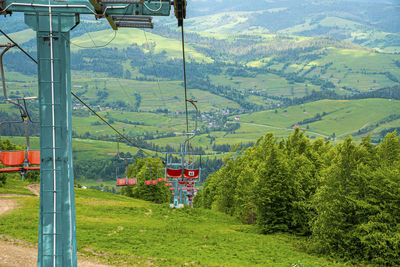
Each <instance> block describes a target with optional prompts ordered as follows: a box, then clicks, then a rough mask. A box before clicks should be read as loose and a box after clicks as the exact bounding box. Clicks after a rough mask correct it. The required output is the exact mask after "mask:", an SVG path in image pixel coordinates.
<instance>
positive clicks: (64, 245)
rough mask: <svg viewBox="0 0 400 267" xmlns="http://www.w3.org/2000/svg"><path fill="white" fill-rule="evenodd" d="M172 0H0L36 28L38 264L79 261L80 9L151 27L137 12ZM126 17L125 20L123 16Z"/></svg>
mask: <svg viewBox="0 0 400 267" xmlns="http://www.w3.org/2000/svg"><path fill="white" fill-rule="evenodd" d="M170 11H171V2H170V1H165V0H162V1H158V0H157V1H150V0H145V1H142V0H103V1H99V0H88V1H87V0H86V1H85V0H35V1H32V0H12V1H11V0H0V14H1V15H7V14H11V13H12V12H23V13H25V22H26V24H27V25H29V27H31V28H32V29H33V30H35V31H36V33H37V50H38V76H39V77H38V81H39V108H40V152H41V153H40V154H41V155H40V162H41V167H40V169H41V170H40V210H39V215H40V217H39V244H38V266H44V267H47V266H54V267H55V266H60V267H64V266H77V246H76V223H75V197H74V175H73V161H72V120H71V113H72V103H71V72H70V34H69V33H70V31H71V29H73V28H74V27H75V26H76V25H78V23H79V15H80V14H93V15H95V17H96V18H106V19H107V20H108V22H109V23H110V25H111V27H112V28H113V29H114V30H116V29H117V28H118V27H129V28H137V27H139V28H152V27H153V25H152V23H150V22H149V20H145V22H143V20H141V19H140V18H138V16H143V15H148V16H168V15H169V14H170ZM121 17H122V19H121Z"/></svg>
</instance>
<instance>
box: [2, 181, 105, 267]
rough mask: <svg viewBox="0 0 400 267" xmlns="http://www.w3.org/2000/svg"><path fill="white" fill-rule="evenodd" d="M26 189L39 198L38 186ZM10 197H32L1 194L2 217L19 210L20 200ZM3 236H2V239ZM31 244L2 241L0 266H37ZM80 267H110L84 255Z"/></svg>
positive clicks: (81, 256) (33, 185)
mask: <svg viewBox="0 0 400 267" xmlns="http://www.w3.org/2000/svg"><path fill="white" fill-rule="evenodd" d="M25 188H27V189H29V190H30V191H31V192H32V193H34V194H35V195H36V196H39V188H40V186H39V185H38V184H32V185H28V186H26V187H25ZM8 197H32V196H28V195H17V194H0V216H3V215H5V214H6V213H8V212H11V211H12V210H14V209H16V208H17V201H18V199H10V198H8ZM2 237H3V236H2V235H0V238H2ZM32 246H34V245H33V244H31V243H28V242H24V241H14V240H11V241H4V240H1V239H0V266H1V267H22V266H36V264H37V263H36V260H37V248H36V247H32ZM78 266H84V267H110V266H111V265H105V264H102V263H98V262H95V261H93V260H92V259H90V260H88V259H87V258H86V257H85V256H84V255H78Z"/></svg>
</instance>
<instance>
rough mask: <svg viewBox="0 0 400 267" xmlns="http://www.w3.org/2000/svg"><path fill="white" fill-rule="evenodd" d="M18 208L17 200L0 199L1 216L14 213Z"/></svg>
mask: <svg viewBox="0 0 400 267" xmlns="http://www.w3.org/2000/svg"><path fill="white" fill-rule="evenodd" d="M16 207H17V200H16V199H9V198H0V216H2V215H4V214H6V213H8V212H10V211H12V210H13V209H15V208H16ZM0 262H1V261H0Z"/></svg>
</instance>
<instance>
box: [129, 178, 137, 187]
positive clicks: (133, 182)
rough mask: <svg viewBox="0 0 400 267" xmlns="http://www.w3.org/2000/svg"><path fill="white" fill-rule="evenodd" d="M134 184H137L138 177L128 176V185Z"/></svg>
mask: <svg viewBox="0 0 400 267" xmlns="http://www.w3.org/2000/svg"><path fill="white" fill-rule="evenodd" d="M129 185H130V186H132V185H137V179H136V178H128V186H129Z"/></svg>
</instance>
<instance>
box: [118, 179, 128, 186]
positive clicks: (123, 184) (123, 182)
mask: <svg viewBox="0 0 400 267" xmlns="http://www.w3.org/2000/svg"><path fill="white" fill-rule="evenodd" d="M117 186H127V183H126V179H125V178H121V179H117Z"/></svg>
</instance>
